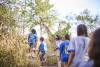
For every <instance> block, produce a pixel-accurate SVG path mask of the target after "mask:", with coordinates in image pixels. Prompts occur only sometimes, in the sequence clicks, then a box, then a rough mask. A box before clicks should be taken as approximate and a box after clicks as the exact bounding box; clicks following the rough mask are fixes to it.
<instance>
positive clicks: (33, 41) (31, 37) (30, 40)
mask: <svg viewBox="0 0 100 67" xmlns="http://www.w3.org/2000/svg"><path fill="white" fill-rule="evenodd" d="M28 44H29V46H30V48H36V44H37V33H36V30H35V29H32V31H31V33H30V34H29V36H28Z"/></svg>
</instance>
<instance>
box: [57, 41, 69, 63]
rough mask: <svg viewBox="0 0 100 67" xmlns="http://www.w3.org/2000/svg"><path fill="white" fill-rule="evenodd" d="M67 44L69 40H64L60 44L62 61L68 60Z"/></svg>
mask: <svg viewBox="0 0 100 67" xmlns="http://www.w3.org/2000/svg"><path fill="white" fill-rule="evenodd" d="M68 46H69V41H64V42H63V43H62V44H61V45H60V48H59V50H60V59H61V61H62V62H67V61H68V56H69V54H68V51H67V48H68Z"/></svg>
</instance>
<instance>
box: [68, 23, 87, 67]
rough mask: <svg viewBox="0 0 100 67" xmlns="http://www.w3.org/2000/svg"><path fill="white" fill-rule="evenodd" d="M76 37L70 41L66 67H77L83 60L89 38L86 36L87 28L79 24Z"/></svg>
mask: <svg viewBox="0 0 100 67" xmlns="http://www.w3.org/2000/svg"><path fill="white" fill-rule="evenodd" d="M77 35H78V36H77V37H76V38H74V39H73V40H71V42H70V45H69V47H68V51H70V55H69V59H68V67H69V66H70V65H71V67H79V65H80V63H81V62H82V61H83V60H87V59H83V58H84V56H85V54H86V49H87V46H88V43H89V38H88V34H87V27H86V26H85V25H84V24H80V25H79V26H78V27H77Z"/></svg>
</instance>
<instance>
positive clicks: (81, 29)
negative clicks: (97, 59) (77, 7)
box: [77, 24, 88, 37]
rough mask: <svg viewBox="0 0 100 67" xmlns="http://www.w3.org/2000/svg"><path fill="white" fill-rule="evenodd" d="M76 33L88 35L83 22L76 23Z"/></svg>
mask: <svg viewBox="0 0 100 67" xmlns="http://www.w3.org/2000/svg"><path fill="white" fill-rule="evenodd" d="M77 35H78V36H81V35H84V36H86V37H87V36H88V34H87V27H86V26H85V25H84V24H80V25H78V27H77Z"/></svg>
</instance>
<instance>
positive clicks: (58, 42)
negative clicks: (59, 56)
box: [56, 40, 63, 48]
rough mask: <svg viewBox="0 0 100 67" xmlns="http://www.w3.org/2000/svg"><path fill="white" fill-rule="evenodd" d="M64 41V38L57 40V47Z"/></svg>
mask: <svg viewBox="0 0 100 67" xmlns="http://www.w3.org/2000/svg"><path fill="white" fill-rule="evenodd" d="M62 42H63V41H62V40H57V41H56V46H57V48H59V47H60V45H61V43H62Z"/></svg>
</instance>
